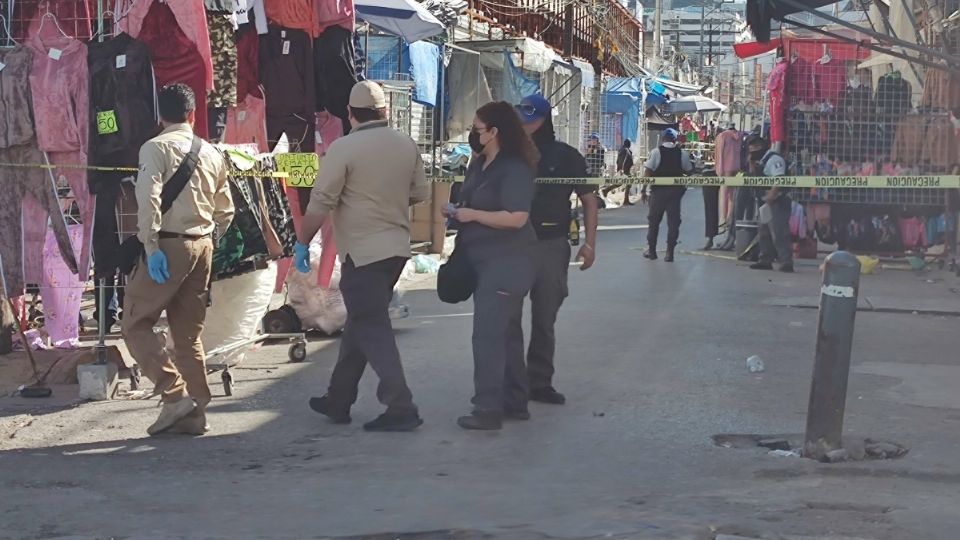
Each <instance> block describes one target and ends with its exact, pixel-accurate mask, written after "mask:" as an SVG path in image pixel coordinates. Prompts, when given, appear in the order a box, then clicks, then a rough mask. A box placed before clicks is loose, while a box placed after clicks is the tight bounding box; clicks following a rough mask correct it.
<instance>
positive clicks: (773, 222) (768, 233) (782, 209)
mask: <svg viewBox="0 0 960 540" xmlns="http://www.w3.org/2000/svg"><path fill="white" fill-rule="evenodd" d="M791 204H792V201H791V200H790V197H787V196H786V195H780V196H779V197H777V199H776V200H775V201H773V202H772V203H767V204H764V205H763V206H761V207H760V223H759V227H758V229H757V236H758V243H759V247H760V262H761V263H773V261H774V259H776V260H777V261H778V262H779V263H780V264H793V243H792V242H791V239H790V211H791Z"/></svg>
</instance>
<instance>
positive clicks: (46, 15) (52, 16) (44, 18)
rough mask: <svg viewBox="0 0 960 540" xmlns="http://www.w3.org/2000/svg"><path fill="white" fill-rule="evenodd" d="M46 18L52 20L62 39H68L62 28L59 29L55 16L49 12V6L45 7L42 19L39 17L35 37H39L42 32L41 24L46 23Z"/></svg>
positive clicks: (58, 22)
mask: <svg viewBox="0 0 960 540" xmlns="http://www.w3.org/2000/svg"><path fill="white" fill-rule="evenodd" d="M47 17H49V18H51V19H53V24H55V25H57V30H59V31H60V34H61V35H63V37H65V38H68V37H70V36H68V35H67V33H66V32H64V31H63V28H61V27H60V21H59V20H57V16H56V15H54V14H53V13H52V12H51V11H50V6H49V5H47V12H46V13H44V14H43V16H42V17H40V26H39V27H38V28H37V35H41V32H42V30H43V24H44V23H45V22H47Z"/></svg>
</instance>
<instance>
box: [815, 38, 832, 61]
mask: <svg viewBox="0 0 960 540" xmlns="http://www.w3.org/2000/svg"><path fill="white" fill-rule="evenodd" d="M831 60H833V56H831V55H830V47H829V46H828V45H827V44H826V43H824V44H823V56H821V57H820V59H819V60H817V62H819V63H820V64H829V63H830V61H831Z"/></svg>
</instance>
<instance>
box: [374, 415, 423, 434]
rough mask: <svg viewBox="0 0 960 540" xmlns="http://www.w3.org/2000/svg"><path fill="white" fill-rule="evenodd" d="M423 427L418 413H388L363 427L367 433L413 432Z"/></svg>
mask: <svg viewBox="0 0 960 540" xmlns="http://www.w3.org/2000/svg"><path fill="white" fill-rule="evenodd" d="M422 425H423V419H422V418H420V415H419V414H417V413H416V412H409V413H395V412H391V411H387V412H385V413H383V414H381V415H380V416H378V417H376V418H375V419H374V420H371V421H369V422H367V423H366V424H364V425H363V429H365V430H366V431H413V430H415V429H417V428H418V427H420V426H422Z"/></svg>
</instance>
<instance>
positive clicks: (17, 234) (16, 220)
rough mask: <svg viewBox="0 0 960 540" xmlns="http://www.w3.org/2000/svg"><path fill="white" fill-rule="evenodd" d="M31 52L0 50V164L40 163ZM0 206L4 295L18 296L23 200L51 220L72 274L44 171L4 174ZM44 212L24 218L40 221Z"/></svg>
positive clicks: (21, 282) (64, 226) (73, 267)
mask: <svg viewBox="0 0 960 540" xmlns="http://www.w3.org/2000/svg"><path fill="white" fill-rule="evenodd" d="M34 56H35V54H34V51H33V50H32V49H30V48H28V47H25V46H23V45H17V46H16V47H14V48H12V49H0V63H2V64H4V66H5V67H4V69H2V70H0V120H2V125H3V126H4V127H5V129H3V130H2V131H0V162H2V163H34V164H40V163H43V159H44V158H43V154H42V153H41V152H40V149H39V148H38V147H37V140H36V138H35V131H34V127H33V118H34V114H33V112H34V111H33V97H32V95H31V90H30V73H31V71H32V68H33V59H34ZM3 172H4V176H5V178H4V203H3V204H2V205H0V270H2V274H3V275H2V277H3V285H4V296H6V297H8V298H13V297H17V296H20V295H21V294H22V293H23V288H24V279H23V234H22V223H23V221H24V213H23V204H22V203H23V200H24V199H25V198H28V197H32V198H33V199H34V200H35V201H36V202H37V203H38V204H39V205H40V207H41V208H42V209H43V210H45V212H46V215H49V216H50V223H51V225H52V227H53V231H54V233H55V235H56V238H57V241H58V245H59V246H60V250H61V256H62V257H63V260H64V262H65V263H66V264H67V266H68V267H69V268H70V270H71V271H72V272H74V273H76V272H77V260H76V257H75V255H74V252H73V246H72V245H71V244H70V238H69V236H68V234H67V224H66V221H64V218H63V213H62V212H61V210H60V204H59V201H58V200H57V192H56V189H55V186H54V184H53V181H52V180H51V178H50V175H49V172H47V171H46V170H44V169H41V168H39V167H36V168H9V169H5V170H4V171H3ZM44 215H45V214H43V213H38V214H33V215H30V216H27V218H28V219H35V220H43V221H44V224H45V222H46V218H45V217H44Z"/></svg>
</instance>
